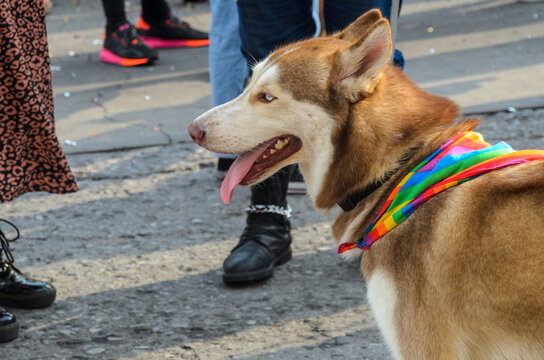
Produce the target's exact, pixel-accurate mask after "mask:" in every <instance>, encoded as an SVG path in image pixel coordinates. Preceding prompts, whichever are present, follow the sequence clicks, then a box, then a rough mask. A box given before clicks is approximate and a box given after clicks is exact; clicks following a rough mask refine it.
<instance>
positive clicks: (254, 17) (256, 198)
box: [223, 0, 315, 283]
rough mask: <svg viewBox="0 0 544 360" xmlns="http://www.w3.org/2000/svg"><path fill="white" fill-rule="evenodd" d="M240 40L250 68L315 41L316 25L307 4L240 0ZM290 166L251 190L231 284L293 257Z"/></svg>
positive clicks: (227, 274) (227, 277) (227, 269)
mask: <svg viewBox="0 0 544 360" xmlns="http://www.w3.org/2000/svg"><path fill="white" fill-rule="evenodd" d="M237 5H238V14H239V21H240V38H241V44H242V50H243V54H244V56H245V57H246V59H247V62H248V64H252V63H253V62H255V61H259V60H261V59H262V58H264V57H265V56H267V55H268V54H269V53H270V52H271V51H272V50H274V49H275V48H276V47H278V46H279V45H281V44H286V43H289V42H293V41H296V40H300V39H302V38H307V37H311V36H312V34H313V32H314V29H315V25H314V23H313V20H312V16H311V0H308V1H290V0H281V1H257V0H238V1H237ZM291 171H292V168H291V167H287V168H284V169H282V170H280V171H279V172H278V173H277V174H275V175H274V176H272V177H270V178H269V179H267V180H265V181H263V182H262V183H260V184H258V185H255V186H253V187H252V188H251V205H250V206H249V207H248V208H247V209H246V212H247V213H248V216H247V222H246V227H245V229H244V231H243V233H242V236H241V237H240V242H239V243H238V245H237V246H236V247H235V248H234V249H233V250H232V252H231V253H230V255H229V256H228V257H227V259H226V260H225V262H224V263H223V270H224V275H223V280H224V281H225V282H227V283H243V282H251V281H259V280H264V279H266V278H269V277H270V276H272V275H273V272H274V267H275V266H277V265H280V264H283V263H285V262H286V261H288V260H289V259H290V258H291V246H290V245H291V233H290V230H291V225H290V222H289V216H290V212H291V211H290V208H289V205H288V204H287V199H286V195H287V184H288V181H289V177H290V174H291Z"/></svg>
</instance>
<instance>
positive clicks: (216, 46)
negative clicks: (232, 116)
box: [208, 0, 248, 158]
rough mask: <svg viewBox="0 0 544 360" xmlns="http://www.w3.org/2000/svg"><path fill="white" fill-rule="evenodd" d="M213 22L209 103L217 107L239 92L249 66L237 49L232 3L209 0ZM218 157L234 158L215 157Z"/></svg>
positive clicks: (229, 156) (209, 53) (237, 36)
mask: <svg viewBox="0 0 544 360" xmlns="http://www.w3.org/2000/svg"><path fill="white" fill-rule="evenodd" d="M210 7H211V10H212V22H211V25H210V33H209V37H210V47H209V49H208V59H209V69H210V84H211V87H212V104H213V106H218V105H221V104H224V103H226V102H229V101H231V100H232V99H234V98H235V97H237V96H238V95H240V94H241V93H242V90H243V86H244V79H245V78H246V76H247V74H248V67H247V64H246V60H245V58H244V57H243V56H242V52H241V51H240V48H241V46H242V42H241V41H240V29H239V26H238V11H237V9H236V3H235V0H210ZM214 155H216V156H219V157H221V158H231V157H234V156H233V155H225V154H214Z"/></svg>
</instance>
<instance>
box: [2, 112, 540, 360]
mask: <svg viewBox="0 0 544 360" xmlns="http://www.w3.org/2000/svg"><path fill="white" fill-rule="evenodd" d="M483 117H484V118H485V119H486V121H485V122H484V123H483V124H482V125H481V127H480V130H481V131H482V132H483V133H484V134H485V135H486V140H488V141H489V142H496V141H499V140H503V139H504V140H507V141H508V142H510V143H511V144H512V145H513V146H514V147H516V148H520V149H521V148H531V147H540V148H544V122H543V119H544V110H542V109H541V110H530V109H526V110H519V111H515V112H504V113H497V114H486V115H484V116H483ZM69 161H70V163H71V166H72V167H73V170H74V172H75V174H76V176H77V178H78V180H79V184H80V187H81V191H80V192H78V193H75V194H70V195H62V196H58V195H49V194H29V195H25V196H23V197H21V198H20V199H18V200H16V201H14V202H11V203H7V204H4V205H3V206H2V217H4V218H8V219H10V220H12V221H14V222H16V223H17V224H18V225H19V227H20V228H21V230H22V239H21V240H19V241H18V242H16V243H14V244H13V249H14V252H15V255H16V258H17V265H18V266H19V267H21V268H22V269H23V270H24V271H26V272H27V273H29V274H31V275H32V276H34V277H36V278H40V279H46V280H48V281H51V282H53V283H54V284H55V285H56V287H57V288H58V300H57V301H56V302H55V304H54V305H53V306H52V307H51V308H49V309H43V310H15V309H13V310H12V311H13V312H14V313H15V314H16V315H17V317H18V319H19V321H20V323H21V324H22V329H21V335H20V338H19V339H17V340H16V341H14V342H12V343H8V344H3V345H0V349H1V350H0V351H1V352H2V354H3V356H4V358H5V359H10V360H41V359H43V360H49V359H100V360H102V359H104V360H105V359H127V360H128V359H138V360H144V359H145V360H147V359H229V358H235V359H305V358H308V359H377V360H381V359H390V357H389V355H388V354H387V349H386V348H385V346H384V345H383V343H382V340H381V338H380V335H379V332H378V329H377V327H376V324H375V322H374V320H373V318H372V315H371V313H370V311H369V309H368V306H367V305H366V303H365V285H364V283H363V281H362V279H361V276H360V275H359V270H358V264H356V263H346V262H343V261H342V260H341V259H340V258H339V257H338V256H337V255H336V254H335V252H334V242H333V240H332V237H331V234H330V230H329V221H330V220H331V216H325V215H320V214H318V213H317V212H316V211H315V210H314V209H313V208H312V205H311V202H310V201H309V199H308V198H307V197H306V196H291V197H290V198H289V201H290V203H291V205H292V206H293V208H294V217H293V225H294V230H293V235H294V243H293V246H294V249H293V250H294V257H293V259H292V260H291V261H290V262H289V263H287V264H285V265H283V266H281V267H279V268H277V271H276V274H275V276H274V277H273V278H272V279H271V280H269V281H266V282H264V283H263V284H258V285H253V286H249V287H239V288H233V287H226V286H225V285H224V284H223V283H222V281H221V263H222V260H223V259H224V257H225V256H226V255H227V254H228V252H229V250H230V249H231V248H232V247H233V246H234V245H235V243H236V241H237V236H238V235H239V233H240V232H241V229H242V227H243V223H244V219H245V217H244V215H243V208H244V207H245V206H246V205H247V203H248V201H249V192H248V189H245V188H242V189H237V190H236V192H235V196H234V199H233V203H232V204H231V205H230V206H225V205H223V204H222V203H221V202H220V199H219V190H218V182H217V179H216V173H215V169H214V163H215V160H214V158H213V157H211V156H210V155H209V154H208V153H207V152H205V151H203V150H201V149H199V148H197V147H196V146H195V145H194V144H192V143H188V142H179V143H174V144H170V145H165V146H159V147H148V148H141V149H135V150H131V151H117V152H103V153H90V154H76V155H71V156H70V157H69Z"/></svg>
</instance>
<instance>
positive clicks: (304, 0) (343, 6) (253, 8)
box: [236, 0, 400, 64]
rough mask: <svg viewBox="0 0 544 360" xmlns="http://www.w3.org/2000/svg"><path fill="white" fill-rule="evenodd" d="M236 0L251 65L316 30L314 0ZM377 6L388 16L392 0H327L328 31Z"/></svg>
mask: <svg viewBox="0 0 544 360" xmlns="http://www.w3.org/2000/svg"><path fill="white" fill-rule="evenodd" d="M236 3H237V4H238V14H239V21H240V38H241V40H242V53H243V54H244V56H245V57H246V60H247V61H248V63H249V64H253V63H254V62H255V61H259V60H261V59H263V58H265V57H266V56H267V55H268V54H269V53H270V52H272V51H273V50H274V49H276V48H277V47H278V46H280V45H282V44H288V43H291V42H294V41H298V40H301V39H306V38H309V37H312V36H313V34H314V32H315V26H316V25H315V23H314V21H313V19H312V0H274V1H265V0H237V2H236ZM374 8H378V9H380V10H381V12H382V14H383V15H384V16H386V17H388V18H389V16H390V15H391V0H325V3H324V9H323V15H324V20H325V28H326V29H325V30H326V32H327V33H331V32H336V31H339V30H342V29H344V28H345V27H346V26H348V25H349V24H351V23H352V22H353V21H354V20H355V19H357V18H358V17H359V16H360V15H362V14H363V13H365V12H367V11H368V10H371V9H374ZM399 53H400V52H399Z"/></svg>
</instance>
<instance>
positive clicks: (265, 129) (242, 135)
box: [195, 60, 334, 197]
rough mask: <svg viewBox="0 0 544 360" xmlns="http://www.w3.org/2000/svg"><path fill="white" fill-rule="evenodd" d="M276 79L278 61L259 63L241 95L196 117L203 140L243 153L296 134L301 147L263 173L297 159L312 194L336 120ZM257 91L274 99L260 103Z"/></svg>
mask: <svg viewBox="0 0 544 360" xmlns="http://www.w3.org/2000/svg"><path fill="white" fill-rule="evenodd" d="M276 61H277V60H276ZM279 79H280V76H279V67H278V65H277V64H275V63H272V62H269V61H268V60H265V61H264V62H262V63H259V64H257V65H256V66H255V68H254V72H253V77H252V80H251V82H250V83H249V84H248V86H247V88H246V89H245V90H244V92H243V93H242V94H241V95H240V96H238V97H237V98H236V99H234V100H232V101H230V102H228V103H226V104H223V105H221V106H218V107H215V108H213V109H211V110H209V111H207V112H206V113H204V114H202V115H201V116H199V117H198V118H197V119H196V120H195V123H197V124H199V126H200V127H201V128H202V129H203V130H204V131H205V133H206V135H205V138H204V140H203V141H202V143H201V145H202V146H204V147H205V148H207V149H209V150H211V151H214V152H218V153H241V152H245V151H248V150H250V149H253V148H255V147H256V146H258V145H259V144H262V143H264V142H266V141H268V140H270V139H272V138H274V137H277V136H282V135H294V136H297V137H298V138H300V139H301V140H302V148H301V149H300V150H299V151H298V152H297V153H296V154H294V155H292V156H291V157H290V158H288V159H285V160H284V161H282V162H280V163H279V164H276V165H275V166H274V167H273V168H271V169H270V172H269V173H268V174H267V175H271V174H272V173H274V172H275V171H277V170H279V169H280V168H282V167H284V166H286V165H289V164H294V163H300V166H301V171H302V173H303V175H304V179H305V181H306V184H307V187H308V193H309V194H310V196H312V197H315V196H317V194H318V193H319V191H320V189H321V186H322V182H323V178H324V177H325V174H326V172H327V170H328V169H329V166H330V163H331V159H332V155H333V147H332V143H331V133H332V128H333V122H334V120H333V119H332V118H331V117H330V116H329V115H328V112H327V111H326V110H325V109H323V108H322V107H320V106H318V105H317V104H314V103H311V102H305V101H299V100H295V99H294V98H293V96H292V95H291V94H290V93H289V92H288V91H287V90H286V89H285V88H283V87H282V86H281V83H280V82H279ZM301 86H304V84H301ZM260 93H266V94H270V95H272V96H273V97H275V98H276V99H275V100H274V101H272V102H271V103H263V102H260V101H258V100H257V96H258V94H260Z"/></svg>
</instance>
